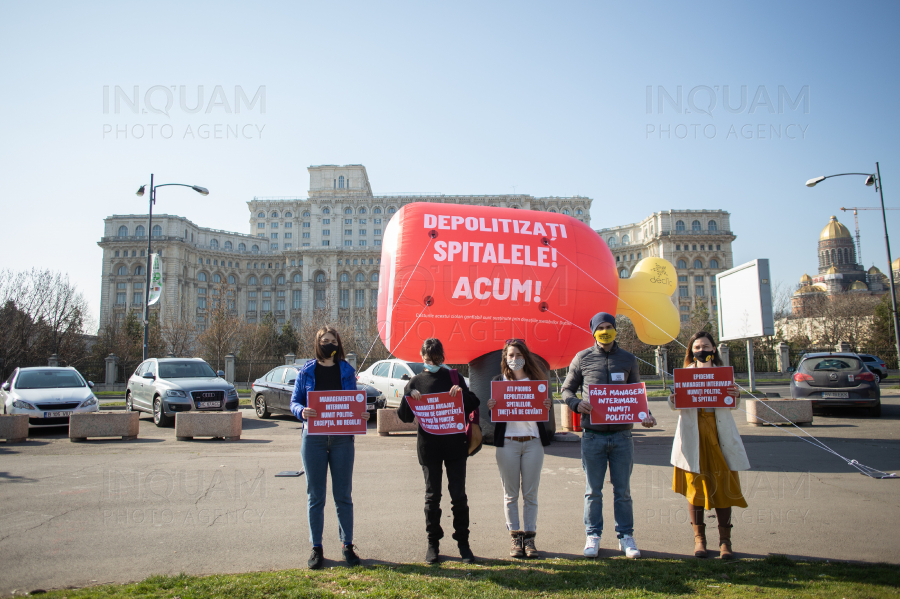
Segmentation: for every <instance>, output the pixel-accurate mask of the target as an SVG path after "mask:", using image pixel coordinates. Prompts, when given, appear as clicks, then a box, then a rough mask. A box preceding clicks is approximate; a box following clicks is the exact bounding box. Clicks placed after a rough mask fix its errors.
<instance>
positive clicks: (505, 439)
mask: <svg viewBox="0 0 900 599" xmlns="http://www.w3.org/2000/svg"><path fill="white" fill-rule="evenodd" d="M500 372H501V373H502V374H500V375H498V376H496V377H494V380H495V381H546V380H548V378H549V377H548V376H547V372H546V369H545V367H544V365H543V364H541V363H540V362H539V361H538V359H537V358H535V356H534V354H532V353H531V352H530V351H528V347H527V346H526V345H525V342H524V341H522V340H521V339H508V340H507V341H506V344H505V345H504V346H503V355H502V356H501V358H500ZM552 403H553V402H552V400H551V399H550V394H549V393H548V394H547V399H545V400H544V407H545V408H546V409H548V410H549V409H550V408H551V406H552ZM496 404H497V400H495V399H494V398H493V397H492V398H491V399H490V400H488V403H487V405H488V409H489V410H493V409H494V406H495V405H496ZM552 439H553V431H551V430H550V427H549V426H546V425H545V423H544V422H497V423H496V424H494V445H495V446H496V447H497V452H496V456H497V467H498V468H499V469H500V482H502V483H503V501H504V510H505V513H506V528H507V530H509V534H510V536H511V537H512V538H511V541H510V548H509V555H510V557H525V556H526V555H527V556H528V557H536V558H539V557H540V556H541V554H540V553H539V552H538V550H537V548H535V546H534V537H535V535H536V534H537V512H538V501H537V499H538V486H539V485H540V484H541V468H543V466H544V446H545V445H550V441H551V440H552ZM520 487H521V490H522V515H523V516H524V521H525V526H524V528H520V527H519V489H520Z"/></svg>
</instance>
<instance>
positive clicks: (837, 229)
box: [819, 216, 853, 241]
mask: <svg viewBox="0 0 900 599" xmlns="http://www.w3.org/2000/svg"><path fill="white" fill-rule="evenodd" d="M843 238H848V239H853V238H852V237H851V236H850V231H849V230H847V227H845V226H844V225H842V224H841V223H839V222H838V219H837V217H836V216H832V217H831V220H830V221H828V224H827V225H825V228H824V229H822V233H820V234H819V241H825V240H826V239H843Z"/></svg>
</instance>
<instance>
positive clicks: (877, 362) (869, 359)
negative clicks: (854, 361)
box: [858, 354, 888, 383]
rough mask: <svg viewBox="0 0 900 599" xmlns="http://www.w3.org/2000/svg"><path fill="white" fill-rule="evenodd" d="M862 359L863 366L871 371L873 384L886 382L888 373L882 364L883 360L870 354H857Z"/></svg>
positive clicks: (885, 366)
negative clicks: (873, 379) (873, 376)
mask: <svg viewBox="0 0 900 599" xmlns="http://www.w3.org/2000/svg"><path fill="white" fill-rule="evenodd" d="M858 355H859V357H860V358H861V359H862V361H863V364H865V365H866V368H868V369H869V370H871V371H872V374H874V375H875V382H876V383H880V382H881V381H885V380H887V377H888V371H887V365H886V364H885V363H884V360H882V359H881V358H879V357H878V356H873V355H871V354H858Z"/></svg>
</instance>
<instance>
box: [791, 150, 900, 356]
mask: <svg viewBox="0 0 900 599" xmlns="http://www.w3.org/2000/svg"><path fill="white" fill-rule="evenodd" d="M845 175H862V176H863V177H865V178H866V186H867V187H871V186H873V185H874V186H875V191H877V192H878V193H879V195H880V197H881V221H882V223H883V224H884V245H885V247H886V248H887V259H888V273H889V276H888V281H889V282H890V285H891V309H892V312H891V314H892V315H893V321H894V345H895V348H896V349H897V359H898V360H900V318H898V317H897V294H896V292H895V291H894V265H893V264H892V263H891V240H890V238H889V237H888V229H887V216H886V215H885V210H884V190H883V189H882V184H881V167H880V166H879V165H878V163H877V162H876V163H875V172H874V173H840V174H837V175H828V176H827V177H816V178H814V179H810V180H809V181H807V182H806V186H807V187H815V186H816V184H817V183H821V182H822V181H824V180H825V179H830V178H831V177H843V176H845Z"/></svg>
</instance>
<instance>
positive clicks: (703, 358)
mask: <svg viewBox="0 0 900 599" xmlns="http://www.w3.org/2000/svg"><path fill="white" fill-rule="evenodd" d="M715 355H716V352H714V351H695V352H694V359H695V360H697V361H698V362H712V360H713V358H714V357H715Z"/></svg>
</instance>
